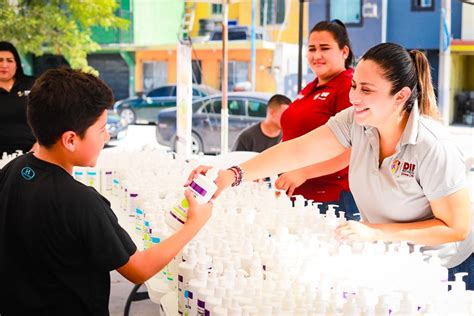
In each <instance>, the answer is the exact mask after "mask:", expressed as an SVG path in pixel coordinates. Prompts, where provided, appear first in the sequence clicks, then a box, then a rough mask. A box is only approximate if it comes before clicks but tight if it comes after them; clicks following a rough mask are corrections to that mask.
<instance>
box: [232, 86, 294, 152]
mask: <svg viewBox="0 0 474 316" xmlns="http://www.w3.org/2000/svg"><path fill="white" fill-rule="evenodd" d="M290 103H291V100H290V99H289V98H287V97H286V96H284V95H281V94H275V95H274V96H272V97H271V98H270V100H268V105H267V116H266V117H265V120H263V121H262V122H260V123H258V124H255V125H252V126H250V127H249V128H246V129H245V130H243V131H242V133H240V135H239V137H238V138H237V140H236V141H235V144H234V147H233V151H254V152H258V153H260V152H262V151H264V150H265V149H267V148H270V147H272V146H273V145H276V144H278V143H279V142H280V141H281V125H280V117H281V114H282V113H283V112H284V111H285V110H286V109H287V108H288V105H289V104H290Z"/></svg>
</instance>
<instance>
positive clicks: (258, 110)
mask: <svg viewBox="0 0 474 316" xmlns="http://www.w3.org/2000/svg"><path fill="white" fill-rule="evenodd" d="M248 114H249V116H251V117H265V116H266V115H267V104H266V103H263V102H260V101H256V100H249V103H248Z"/></svg>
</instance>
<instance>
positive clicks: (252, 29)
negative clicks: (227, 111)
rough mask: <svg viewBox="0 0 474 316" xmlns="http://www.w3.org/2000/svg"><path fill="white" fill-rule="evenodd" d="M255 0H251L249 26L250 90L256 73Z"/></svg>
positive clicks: (254, 82)
mask: <svg viewBox="0 0 474 316" xmlns="http://www.w3.org/2000/svg"><path fill="white" fill-rule="evenodd" d="M255 2H256V0H252V15H251V19H252V21H251V23H250V25H251V27H250V51H251V53H250V61H251V77H250V78H251V79H250V82H251V83H252V91H255V85H256V77H257V76H256V73H257V49H256V47H255V7H256V3H255Z"/></svg>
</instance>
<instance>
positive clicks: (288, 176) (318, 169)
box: [275, 149, 351, 196]
mask: <svg viewBox="0 0 474 316" xmlns="http://www.w3.org/2000/svg"><path fill="white" fill-rule="evenodd" d="M350 157H351V149H346V150H345V151H344V152H343V153H342V154H341V155H339V156H337V157H334V158H331V159H329V160H326V161H323V162H319V163H317V164H314V165H310V166H307V167H304V168H300V169H297V170H293V171H289V172H286V173H284V174H282V175H280V176H279V177H278V179H277V180H276V182H275V187H276V188H277V189H279V190H285V191H286V193H287V194H288V196H292V195H293V192H294V191H295V189H296V188H297V187H299V186H300V185H302V184H303V183H304V182H305V181H306V180H308V179H312V178H317V177H322V176H325V175H328V174H332V173H334V172H337V171H339V170H342V169H344V168H345V167H347V166H348V165H349V160H350Z"/></svg>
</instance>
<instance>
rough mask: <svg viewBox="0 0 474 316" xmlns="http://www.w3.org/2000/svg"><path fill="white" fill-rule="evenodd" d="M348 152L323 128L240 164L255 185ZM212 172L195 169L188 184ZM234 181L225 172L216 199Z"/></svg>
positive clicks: (248, 179)
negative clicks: (257, 180) (266, 178)
mask: <svg viewBox="0 0 474 316" xmlns="http://www.w3.org/2000/svg"><path fill="white" fill-rule="evenodd" d="M345 150H346V149H345V148H344V147H343V146H342V145H341V144H340V143H339V141H338V140H337V138H336V136H335V135H334V134H333V132H332V131H331V130H330V129H329V127H327V126H326V125H323V126H321V127H318V128H317V129H315V130H313V131H311V132H309V133H307V134H305V135H303V136H300V137H298V138H295V139H292V140H289V141H286V142H283V143H280V144H278V145H276V146H273V147H270V148H269V149H267V150H265V151H264V152H262V153H260V154H258V155H257V156H255V157H254V158H252V159H250V160H247V161H246V162H244V163H242V164H240V167H241V168H242V170H243V171H244V175H243V180H244V181H252V180H256V179H262V178H265V177H267V176H271V175H274V174H278V173H282V172H286V171H290V170H295V169H299V168H302V167H306V166H308V165H311V164H315V163H318V162H322V161H326V160H329V159H331V158H333V157H336V156H338V155H341V154H342V153H343V152H344V151H345ZM208 169H209V167H205V166H200V167H198V168H196V169H194V170H193V171H192V172H191V174H190V175H189V178H188V183H190V181H191V180H192V179H193V178H194V177H196V176H197V175H198V174H199V173H206V172H207V170H208ZM234 179H235V178H234V173H233V172H232V171H230V170H221V171H220V172H219V176H218V178H217V179H216V184H217V186H218V190H217V192H216V193H215V194H214V196H218V195H219V194H220V192H221V191H222V190H224V189H225V188H228V187H230V186H231V184H232V183H233V182H234Z"/></svg>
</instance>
